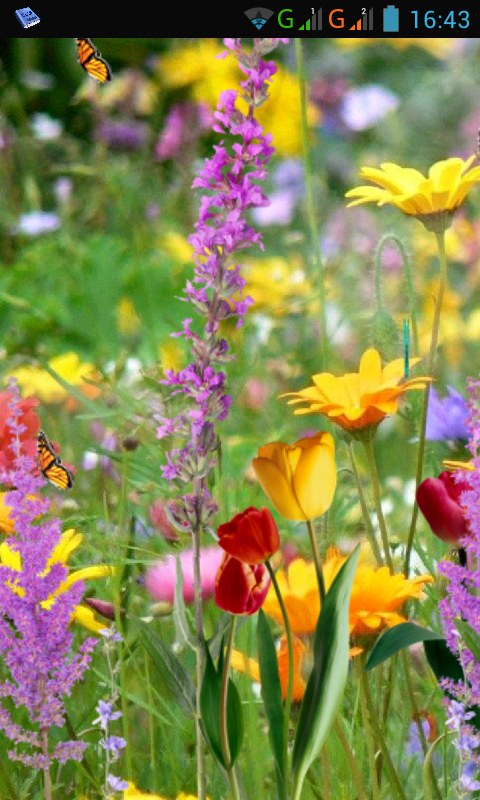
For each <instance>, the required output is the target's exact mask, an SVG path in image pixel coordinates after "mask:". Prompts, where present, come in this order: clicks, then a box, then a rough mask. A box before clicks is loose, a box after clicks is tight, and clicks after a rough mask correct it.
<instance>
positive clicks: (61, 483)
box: [37, 431, 73, 489]
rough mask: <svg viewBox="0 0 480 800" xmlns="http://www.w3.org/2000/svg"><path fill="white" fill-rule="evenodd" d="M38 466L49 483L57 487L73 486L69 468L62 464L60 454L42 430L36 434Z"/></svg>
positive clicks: (68, 487)
mask: <svg viewBox="0 0 480 800" xmlns="http://www.w3.org/2000/svg"><path fill="white" fill-rule="evenodd" d="M37 453H38V466H39V467H40V470H41V471H42V473H43V475H44V476H45V477H46V479H47V480H48V481H50V483H53V485H54V486H56V487H57V488H58V489H71V487H72V486H73V475H72V473H71V472H70V470H69V469H67V468H66V466H65V465H64V464H62V460H61V458H60V456H57V454H56V452H55V450H54V449H53V447H52V445H51V444H50V442H49V440H48V439H47V436H46V435H45V433H44V432H43V431H39V432H38V436H37Z"/></svg>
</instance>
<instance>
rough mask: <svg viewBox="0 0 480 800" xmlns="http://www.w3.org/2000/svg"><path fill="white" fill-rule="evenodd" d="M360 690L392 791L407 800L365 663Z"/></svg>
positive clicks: (399, 799) (393, 794) (399, 797)
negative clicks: (385, 735)
mask: <svg viewBox="0 0 480 800" xmlns="http://www.w3.org/2000/svg"><path fill="white" fill-rule="evenodd" d="M360 690H361V693H362V694H363V697H364V703H365V707H366V712H367V720H368V724H369V725H370V728H371V732H372V734H373V737H374V739H375V740H376V743H377V745H378V747H379V749H380V751H381V753H382V758H383V763H384V764H385V769H386V771H387V773H388V777H389V779H390V789H391V791H392V796H394V797H396V798H397V800H407V798H406V796H405V793H404V791H403V788H402V784H401V783H400V779H399V777H398V774H397V771H396V769H395V767H394V764H393V761H392V758H391V756H390V752H389V750H388V747H387V744H386V741H385V737H384V735H383V731H382V729H381V727H380V725H379V724H378V722H377V718H376V715H375V712H374V706H373V703H372V697H371V694H370V688H369V686H368V678H367V673H366V672H365V669H363V663H362V668H361V670H360Z"/></svg>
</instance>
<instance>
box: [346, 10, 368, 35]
mask: <svg viewBox="0 0 480 800" xmlns="http://www.w3.org/2000/svg"><path fill="white" fill-rule="evenodd" d="M348 30H349V31H373V8H370V9H369V11H368V13H366V14H362V16H361V17H360V19H357V21H356V22H355V24H354V25H351V26H350V28H349V29H348Z"/></svg>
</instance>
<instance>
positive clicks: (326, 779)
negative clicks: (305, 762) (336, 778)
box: [320, 742, 332, 800]
mask: <svg viewBox="0 0 480 800" xmlns="http://www.w3.org/2000/svg"><path fill="white" fill-rule="evenodd" d="M320 764H321V766H322V800H331V797H332V782H331V780H330V759H329V757H328V750H327V742H325V744H324V745H323V747H322V751H321V753H320Z"/></svg>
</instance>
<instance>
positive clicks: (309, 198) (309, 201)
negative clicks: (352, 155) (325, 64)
mask: <svg viewBox="0 0 480 800" xmlns="http://www.w3.org/2000/svg"><path fill="white" fill-rule="evenodd" d="M294 41H295V57H296V61H297V75H298V82H299V88H300V131H301V136H302V151H303V163H304V165H305V205H306V214H307V223H308V229H309V234H310V247H311V258H312V266H313V268H314V276H315V283H316V284H317V286H318V293H319V297H320V368H321V369H325V367H326V364H327V356H328V333H327V308H326V302H327V299H326V290H325V279H324V267H323V263H322V256H321V252H320V240H319V235H318V231H319V228H320V225H319V221H318V218H317V213H316V209H315V193H314V185H313V184H314V178H315V173H314V170H313V164H312V154H311V149H310V144H309V141H308V139H309V132H308V119H307V81H306V77H305V63H304V58H303V42H302V40H301V39H295V40H294Z"/></svg>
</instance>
